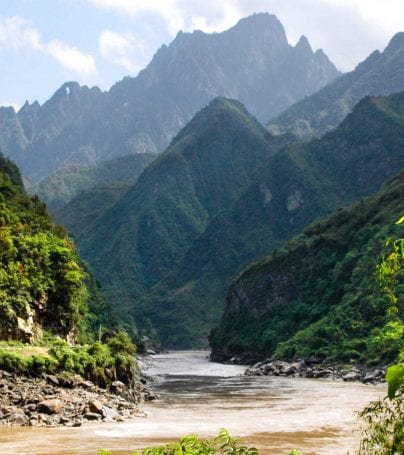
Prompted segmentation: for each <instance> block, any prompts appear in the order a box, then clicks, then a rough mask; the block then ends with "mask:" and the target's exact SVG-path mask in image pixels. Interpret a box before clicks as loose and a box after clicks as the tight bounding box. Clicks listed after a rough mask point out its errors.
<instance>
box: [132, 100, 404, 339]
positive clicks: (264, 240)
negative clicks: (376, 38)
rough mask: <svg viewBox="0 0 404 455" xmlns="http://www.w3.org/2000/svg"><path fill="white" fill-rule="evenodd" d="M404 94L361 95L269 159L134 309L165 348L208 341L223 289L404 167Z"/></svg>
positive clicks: (221, 301)
mask: <svg viewBox="0 0 404 455" xmlns="http://www.w3.org/2000/svg"><path fill="white" fill-rule="evenodd" d="M403 109H404V93H400V94H397V95H393V96H390V97H387V98H382V97H380V98H366V99H364V100H363V101H361V102H360V103H359V104H358V106H357V107H356V108H355V110H354V111H353V113H352V114H350V115H349V116H348V117H347V118H346V119H345V120H344V122H343V123H342V124H341V125H340V126H339V127H338V128H337V129H336V130H335V131H333V132H330V133H328V134H326V135H325V136H323V138H321V139H319V140H314V141H312V142H310V143H308V144H299V145H293V146H291V147H289V148H287V149H284V150H282V151H280V152H278V153H276V154H275V155H274V156H272V157H271V158H269V159H268V160H267V162H266V164H265V166H263V168H262V169H261V171H260V172H259V173H258V174H257V175H256V176H255V178H254V180H253V183H252V184H251V185H250V186H249V188H248V189H247V190H246V191H244V192H243V194H242V195H241V196H240V197H239V199H238V200H237V201H236V202H235V203H234V205H233V206H232V208H231V209H229V210H227V211H223V212H221V213H219V214H218V215H217V216H216V217H214V218H213V219H212V220H211V221H210V223H209V224H208V225H207V227H206V229H205V230H204V232H203V233H202V234H201V235H200V236H199V237H198V238H197V239H196V241H195V242H193V244H192V245H191V246H190V248H189V249H188V251H187V252H186V253H185V254H184V256H183V257H182V259H181V261H180V262H179V263H178V265H177V266H176V267H174V268H173V270H172V271H171V273H170V274H169V275H167V276H166V277H164V279H163V280H162V281H161V282H160V283H159V284H158V285H157V286H155V287H154V288H153V289H152V290H151V291H150V292H149V293H148V294H147V295H146V297H145V298H144V299H143V300H142V301H141V304H140V305H137V307H136V308H138V309H139V311H135V313H134V314H135V316H136V318H137V319H138V320H141V321H142V320H143V321H144V324H145V323H146V322H147V319H150V320H151V321H152V322H153V324H154V325H155V327H156V329H157V330H158V333H159V336H160V339H161V341H162V342H163V344H164V345H166V346H175V347H189V346H200V345H203V344H204V343H206V342H207V341H206V340H207V336H208V333H209V331H210V329H211V328H212V327H213V326H214V325H215V324H216V321H217V320H218V318H219V317H220V315H221V313H222V311H223V306H224V301H225V296H226V291H227V287H228V286H229V284H230V282H231V280H232V279H233V278H234V276H236V275H237V274H238V273H240V272H241V271H242V270H243V269H244V268H245V267H247V266H248V265H249V264H250V263H251V262H253V261H256V260H258V259H260V258H261V257H263V256H265V255H266V254H269V253H270V252H271V251H272V250H273V249H275V248H278V247H279V246H281V245H282V244H283V243H284V242H285V241H286V240H288V239H290V238H291V237H292V236H294V235H297V234H299V233H300V232H301V231H302V229H303V228H304V227H305V226H307V225H308V224H309V223H310V222H312V221H313V220H315V219H318V218H321V217H324V216H325V215H327V214H330V213H331V212H332V211H333V210H336V209H337V208H339V207H342V206H345V205H347V204H350V203H352V202H354V201H355V200H358V199H359V198H361V197H364V196H366V195H370V194H372V193H375V192H376V191H378V190H379V189H380V187H381V185H382V184H383V182H385V181H386V179H388V178H389V177H392V176H394V175H396V174H397V173H398V172H400V170H401V169H402V168H403V166H404V155H403V153H402V151H403V150H404V115H403V112H404V111H403Z"/></svg>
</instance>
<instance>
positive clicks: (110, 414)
mask: <svg viewBox="0 0 404 455" xmlns="http://www.w3.org/2000/svg"><path fill="white" fill-rule="evenodd" d="M101 415H102V417H103V418H104V419H116V418H119V417H120V414H119V412H118V411H116V410H115V409H112V408H109V407H108V406H103V407H102V409H101Z"/></svg>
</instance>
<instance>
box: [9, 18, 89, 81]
mask: <svg viewBox="0 0 404 455" xmlns="http://www.w3.org/2000/svg"><path fill="white" fill-rule="evenodd" d="M0 48H4V49H13V50H15V51H18V50H20V49H31V50H35V51H38V52H41V53H42V54H44V55H48V56H50V57H52V58H53V59H54V60H56V61H57V62H58V63H59V64H60V65H62V66H63V67H65V68H66V69H68V70H70V71H73V72H75V73H78V74H80V75H82V76H88V75H89V74H93V73H95V72H96V65H95V60H94V58H93V57H92V56H91V55H90V54H86V53H83V52H81V51H80V50H78V49H77V48H75V47H72V46H70V45H68V44H65V43H62V42H61V41H58V40H52V41H49V42H45V41H43V40H42V37H41V34H40V32H39V31H38V30H37V29H36V28H34V27H32V26H31V24H30V23H29V22H28V21H26V20H25V19H23V18H21V17H18V16H13V17H6V18H3V19H1V18H0Z"/></svg>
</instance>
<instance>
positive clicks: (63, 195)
mask: <svg viewBox="0 0 404 455" xmlns="http://www.w3.org/2000/svg"><path fill="white" fill-rule="evenodd" d="M155 157H156V155H155V154H153V153H137V154H135V155H128V156H124V157H121V158H116V159H114V160H108V161H105V162H102V163H99V164H96V165H92V166H89V165H86V166H85V165H79V164H70V165H67V166H64V167H62V168H60V169H59V170H58V171H57V172H55V173H53V174H51V175H50V176H48V177H47V178H45V179H43V180H41V181H40V183H38V184H37V185H34V186H32V187H31V188H30V192H31V193H34V192H35V193H37V194H38V195H39V196H40V198H41V199H42V200H43V201H44V202H45V203H46V204H47V206H48V207H49V209H50V210H51V211H52V213H55V212H56V213H59V217H61V218H63V212H64V206H65V205H66V204H67V203H69V202H70V201H71V200H72V199H74V198H75V197H76V196H78V197H79V199H81V194H82V193H83V192H88V191H90V190H92V189H94V188H97V187H101V188H103V189H105V188H111V189H112V188H116V187H117V186H118V185H120V186H126V188H129V187H130V186H131V185H133V183H135V181H136V179H137V177H139V175H140V174H141V172H142V171H143V169H145V167H146V166H147V165H148V164H149V163H151V162H152V161H153V159H154V158H155ZM88 211H92V207H91V206H89V207H87V210H86V212H84V213H87V212H88ZM58 221H60V220H58Z"/></svg>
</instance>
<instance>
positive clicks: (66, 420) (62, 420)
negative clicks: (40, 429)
mask: <svg viewBox="0 0 404 455" xmlns="http://www.w3.org/2000/svg"><path fill="white" fill-rule="evenodd" d="M59 423H60V424H62V425H66V424H68V423H70V419H69V418H68V417H66V416H64V415H61V416H60V417H59Z"/></svg>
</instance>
